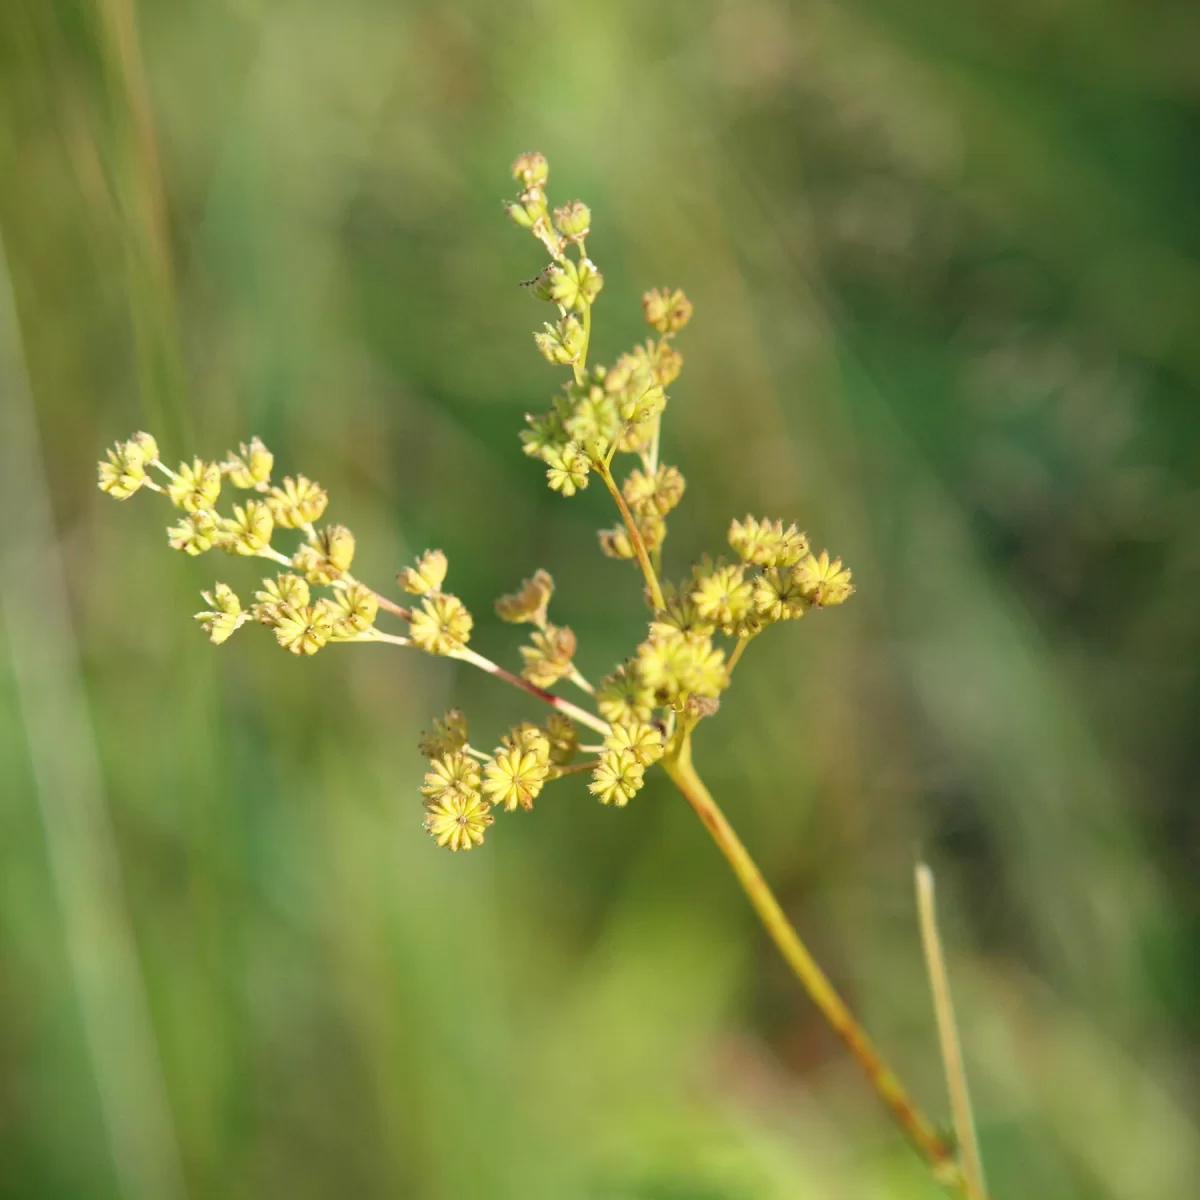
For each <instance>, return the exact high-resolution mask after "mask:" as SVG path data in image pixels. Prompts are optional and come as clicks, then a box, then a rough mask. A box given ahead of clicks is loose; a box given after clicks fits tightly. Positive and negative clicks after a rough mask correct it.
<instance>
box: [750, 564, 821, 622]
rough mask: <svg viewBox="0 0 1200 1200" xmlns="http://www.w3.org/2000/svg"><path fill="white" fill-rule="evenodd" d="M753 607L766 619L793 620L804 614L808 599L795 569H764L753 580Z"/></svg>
mask: <svg viewBox="0 0 1200 1200" xmlns="http://www.w3.org/2000/svg"><path fill="white" fill-rule="evenodd" d="M754 608H755V611H756V612H758V613H759V615H760V616H762V617H764V618H766V619H767V620H768V621H794V620H796V619H797V618H798V617H802V616H804V613H805V611H806V610H807V608H808V599H807V597H806V596H805V595H804V591H803V589H802V588H801V586H800V584H799V582H798V581H797V579H796V572H795V571H778V570H776V569H775V568H774V567H772V568H770V569H768V570H766V571H764V572H763V573H762V574H761V575H760V576H759V577H758V578H757V579H756V580H755V581H754Z"/></svg>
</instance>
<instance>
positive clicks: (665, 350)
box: [653, 338, 683, 388]
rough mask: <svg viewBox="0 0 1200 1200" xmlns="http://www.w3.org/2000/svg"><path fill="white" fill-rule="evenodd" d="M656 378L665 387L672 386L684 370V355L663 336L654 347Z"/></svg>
mask: <svg viewBox="0 0 1200 1200" xmlns="http://www.w3.org/2000/svg"><path fill="white" fill-rule="evenodd" d="M653 361H654V378H655V379H657V380H658V382H659V383H661V384H662V386H663V387H665V388H666V387H670V386H671V384H673V383H674V382H675V380H676V379H678V378H679V373H680V372H681V371H682V370H683V355H682V354H680V353H679V351H678V350H676V349H675V347H674V346H672V345H671V343H670V342H668V341H667V339H666V338H663V340H662V341H661V342H659V343H658V345H657V346H656V347H655V349H654V354H653Z"/></svg>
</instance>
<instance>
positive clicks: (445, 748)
mask: <svg viewBox="0 0 1200 1200" xmlns="http://www.w3.org/2000/svg"><path fill="white" fill-rule="evenodd" d="M466 744H467V718H466V716H465V714H464V713H463V712H462V710H461V709H457V708H452V709H451V710H450V711H449V712H448V713H447V714H446V715H445V716H444V717H443V718H442V719H441V720H440V721H438V720H435V721H434V722H433V732H432V733H423V734H422V735H421V740H420V741H419V742H418V743H417V748H418V749H419V750H420V751H421V753H422V754H423V755H424V756H425V757H426V758H439V757H441V756H442V755H445V754H450V753H452V752H453V751H455V750H461V749H462V748H463V747H464V746H465V745H466Z"/></svg>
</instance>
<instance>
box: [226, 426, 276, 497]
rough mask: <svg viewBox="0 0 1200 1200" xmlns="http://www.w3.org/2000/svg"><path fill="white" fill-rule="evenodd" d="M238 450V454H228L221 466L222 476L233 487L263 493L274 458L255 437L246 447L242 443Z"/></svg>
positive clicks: (269, 478) (269, 480) (269, 479)
mask: <svg viewBox="0 0 1200 1200" xmlns="http://www.w3.org/2000/svg"><path fill="white" fill-rule="evenodd" d="M238 450H239V453H238V454H234V453H233V451H232V450H231V451H230V452H229V457H228V458H227V459H226V460H225V461H224V462H223V463H222V464H221V472H222V474H223V475H224V476H225V478H226V479H228V480H229V482H230V483H232V484H233V486H234V487H237V488H253V489H254V490H255V491H258V492H265V491H266V490H267V486H268V485H269V484H270V482H271V468H272V467H273V466H274V465H275V456H274V455H273V454H272V453H271V452H270V450H268V449H267V448H266V446H264V445H263V444H262V442H261V441H260V440H259V439H258V438H257V437H254V438H251V439H250V444H249V445H248V446H247V445H246V443H245V442H243V443H242V444H241V445H240V446H239V447H238Z"/></svg>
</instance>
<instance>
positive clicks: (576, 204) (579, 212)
mask: <svg viewBox="0 0 1200 1200" xmlns="http://www.w3.org/2000/svg"><path fill="white" fill-rule="evenodd" d="M591 224H592V210H591V209H590V208H588V206H587V205H586V204H584V202H583V201H582V200H572V201H571V203H570V204H564V205H562V207H561V208H556V209H555V210H554V228H555V229H557V230H558V232H559V233H561V234H562V235H563V237H565V238H566V239H567V240H568V241H572V242H582V241H583V239H584V238H585V237H587V235H588V230H589V229H590V228H591ZM584 261H585V262H586V261H587V260H586V259H585V260H584Z"/></svg>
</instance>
